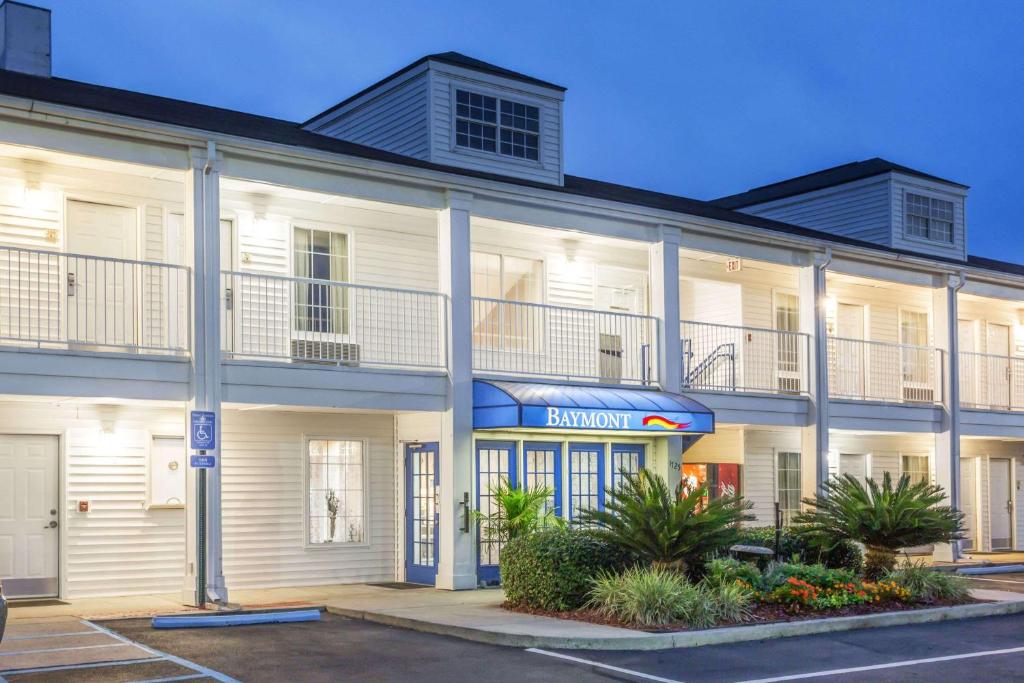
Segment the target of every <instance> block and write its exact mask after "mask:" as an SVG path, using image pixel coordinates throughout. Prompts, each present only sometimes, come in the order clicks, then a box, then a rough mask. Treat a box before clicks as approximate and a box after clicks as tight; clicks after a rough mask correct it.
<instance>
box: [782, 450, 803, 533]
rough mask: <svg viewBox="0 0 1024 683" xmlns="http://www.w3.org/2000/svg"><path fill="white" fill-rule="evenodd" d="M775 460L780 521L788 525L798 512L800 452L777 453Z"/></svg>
mask: <svg viewBox="0 0 1024 683" xmlns="http://www.w3.org/2000/svg"><path fill="white" fill-rule="evenodd" d="M776 461H777V462H776V471H777V473H778V477H777V479H778V480H777V486H778V491H779V513H780V515H781V516H782V523H783V524H786V525H789V524H792V523H793V518H794V517H795V516H796V515H797V513H799V512H800V454H799V453H787V452H783V453H778V454H777V455H776Z"/></svg>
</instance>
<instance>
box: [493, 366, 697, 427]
mask: <svg viewBox="0 0 1024 683" xmlns="http://www.w3.org/2000/svg"><path fill="white" fill-rule="evenodd" d="M512 427H527V428H531V429H595V430H602V431H613V432H660V433H663V434H667V433H673V432H674V433H689V434H713V433H714V431H715V414H714V413H712V412H711V410H710V409H708V408H707V407H706V406H704V405H702V404H700V403H698V402H697V401H694V400H693V399H692V398H688V397H686V396H683V395H681V394H673V393H669V392H667V391H655V390H652V389H627V388H622V387H596V386H595V387H587V386H566V385H560V384H541V383H539V382H505V381H501V380H483V379H475V380H473V429H508V428H512Z"/></svg>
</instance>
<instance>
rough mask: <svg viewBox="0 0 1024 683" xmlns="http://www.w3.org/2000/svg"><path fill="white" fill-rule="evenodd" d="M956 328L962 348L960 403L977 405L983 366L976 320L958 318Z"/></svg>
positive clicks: (960, 347)
mask: <svg viewBox="0 0 1024 683" xmlns="http://www.w3.org/2000/svg"><path fill="white" fill-rule="evenodd" d="M956 330H957V344H958V346H959V349H960V403H962V404H964V405H969V406H976V405H979V403H980V399H979V391H978V389H979V387H980V386H981V385H980V378H981V372H982V367H981V362H980V361H981V358H980V357H979V356H978V354H977V351H978V346H977V344H976V343H975V324H974V321H973V320H958V321H957V326H956Z"/></svg>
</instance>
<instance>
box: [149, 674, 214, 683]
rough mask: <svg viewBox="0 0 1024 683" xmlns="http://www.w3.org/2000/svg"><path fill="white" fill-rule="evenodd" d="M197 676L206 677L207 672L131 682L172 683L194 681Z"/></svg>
mask: <svg viewBox="0 0 1024 683" xmlns="http://www.w3.org/2000/svg"><path fill="white" fill-rule="evenodd" d="M197 678H206V674H185V675H184V676H171V677H170V678H149V679H147V680H145V681H132V682H131V683H170V682H171V681H194V680H195V679H197Z"/></svg>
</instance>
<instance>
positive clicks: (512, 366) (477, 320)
mask: <svg viewBox="0 0 1024 683" xmlns="http://www.w3.org/2000/svg"><path fill="white" fill-rule="evenodd" d="M472 305H473V369H474V370H475V371H478V372H485V373H496V374H508V375H522V376H534V377H551V378H556V377H557V378H560V379H568V380H577V381H592V382H602V383H609V384H651V383H652V382H653V381H654V378H656V377H657V368H656V367H655V366H656V363H657V357H658V354H657V351H656V346H655V340H656V338H657V331H658V321H657V318H653V317H651V316H646V315H636V314H631V313H613V312H609V311H595V310H592V309H584V308H568V307H563V306H550V305H547V304H532V303H519V302H514V301H504V300H501V299H485V298H481V297H473V304H472Z"/></svg>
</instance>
